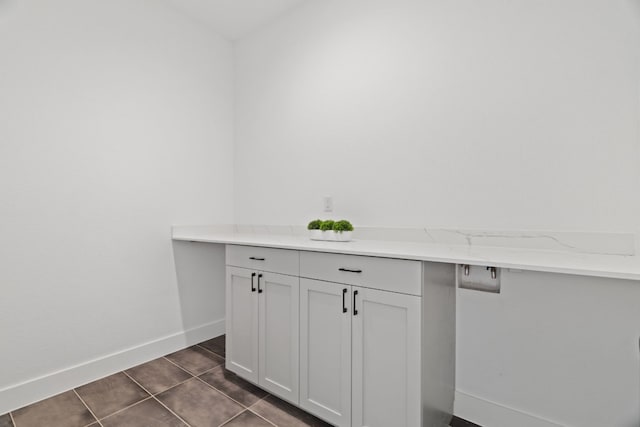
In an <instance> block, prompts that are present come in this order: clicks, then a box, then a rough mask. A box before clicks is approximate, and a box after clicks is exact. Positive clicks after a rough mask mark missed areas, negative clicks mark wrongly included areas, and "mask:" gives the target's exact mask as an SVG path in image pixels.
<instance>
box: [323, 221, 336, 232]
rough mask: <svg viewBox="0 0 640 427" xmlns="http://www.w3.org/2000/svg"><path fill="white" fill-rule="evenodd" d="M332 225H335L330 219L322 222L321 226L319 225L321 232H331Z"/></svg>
mask: <svg viewBox="0 0 640 427" xmlns="http://www.w3.org/2000/svg"><path fill="white" fill-rule="evenodd" d="M333 224H335V221H334V220H332V219H328V220H326V221H322V224H320V230H322V231H330V230H333Z"/></svg>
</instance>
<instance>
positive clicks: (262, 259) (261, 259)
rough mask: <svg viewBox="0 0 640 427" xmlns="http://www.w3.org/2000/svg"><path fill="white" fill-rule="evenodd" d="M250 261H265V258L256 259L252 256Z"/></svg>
mask: <svg viewBox="0 0 640 427" xmlns="http://www.w3.org/2000/svg"><path fill="white" fill-rule="evenodd" d="M249 259H252V260H254V261H264V258H257V257H254V256H250V257H249Z"/></svg>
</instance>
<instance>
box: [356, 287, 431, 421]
mask: <svg viewBox="0 0 640 427" xmlns="http://www.w3.org/2000/svg"><path fill="white" fill-rule="evenodd" d="M353 293H354V297H353V301H354V305H353V317H352V333H353V337H352V343H353V358H352V370H353V374H352V379H353V383H352V387H353V392H352V410H353V418H352V421H353V423H352V425H353V426H354V427H362V426H368V427H388V426H394V427H417V426H419V425H420V412H421V411H420V405H421V403H420V388H421V381H420V377H421V376H420V347H421V346H420V297H416V296H411V295H403V294H397V293H393V292H385V291H379V290H373V289H366V288H360V287H353Z"/></svg>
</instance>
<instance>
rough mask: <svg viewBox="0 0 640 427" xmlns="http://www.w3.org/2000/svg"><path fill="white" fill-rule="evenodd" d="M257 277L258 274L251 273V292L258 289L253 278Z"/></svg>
mask: <svg viewBox="0 0 640 427" xmlns="http://www.w3.org/2000/svg"><path fill="white" fill-rule="evenodd" d="M254 277H256V273H251V292H255V291H256V288H255V286H253V278H254Z"/></svg>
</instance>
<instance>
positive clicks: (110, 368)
mask: <svg viewBox="0 0 640 427" xmlns="http://www.w3.org/2000/svg"><path fill="white" fill-rule="evenodd" d="M224 333H225V320H224V319H220V320H217V321H214V322H210V323H206V324H204V325H200V326H197V327H195V328H191V329H188V330H185V331H182V332H177V333H175V334H171V335H167V336H164V337H161V338H158V339H155V340H152V341H148V342H146V343H143V344H140V345H137V346H133V347H129V348H126V349H124V350H120V351H116V352H113V353H110V354H106V355H104V356H101V357H97V358H95V359H92V360H88V361H86V362H83V363H80V364H77V365H75V366H71V367H68V368H64V369H61V370H59V371H55V372H51V373H49V374H46V375H42V376H40V377H37V378H32V379H30V380H27V381H24V382H22V383H19V384H14V385H10V386H8V387H5V388H2V389H0V414H4V413H7V412H10V411H14V410H16V409H18V408H22V407H23V406H26V405H30V404H32V403H34V402H38V401H40V400H42V399H46V398H48V397H51V396H54V395H56V394H58V393H62V392H64V391H67V390H70V389H72V388H75V387H78V386H81V385H83V384H87V383H89V382H91V381H95V380H97V379H99V378H103V377H106V376H108V375H111V374H114V373H116V372H120V371H123V370H125V369H129V368H131V367H133V366H136V365H139V364H140V363H144V362H148V361H150V360H153V359H156V358H158V357H161V356H164V355H165V354H168V353H172V352H174V351H177V350H180V349H182V348H185V347H188V346H190V345H194V344H197V343H199V342H202V341H205V340H207V339H210V338H214V337H217V336H219V335H222V334H224Z"/></svg>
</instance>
